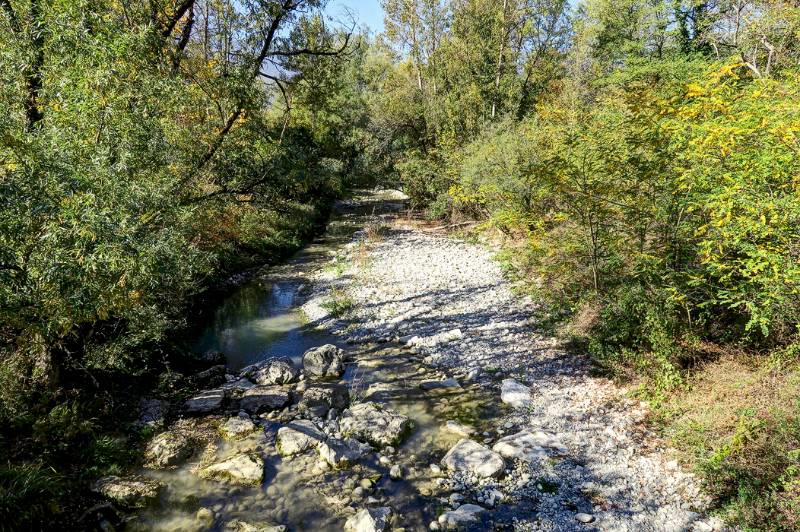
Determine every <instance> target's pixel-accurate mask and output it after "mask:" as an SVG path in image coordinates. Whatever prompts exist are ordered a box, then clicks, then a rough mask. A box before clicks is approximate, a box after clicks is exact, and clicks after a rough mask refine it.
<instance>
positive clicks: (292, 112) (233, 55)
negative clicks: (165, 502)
mask: <svg viewBox="0 0 800 532" xmlns="http://www.w3.org/2000/svg"><path fill="white" fill-rule="evenodd" d="M321 4H322V2H319V1H314V0H282V1H281V2H269V1H257V2H230V1H225V0H222V1H220V0H185V1H184V0H181V1H173V0H163V1H162V0H154V1H149V2H128V1H126V0H122V1H119V0H55V1H50V0H2V1H0V78H1V80H2V81H0V84H1V85H2V87H3V89H2V91H0V205H2V209H0V362H1V363H0V424H1V425H2V427H3V428H2V430H0V456H3V460H2V461H3V463H2V464H0V529H6V528H8V529H19V528H23V527H27V526H32V527H34V528H39V527H40V526H44V525H42V524H41V521H39V520H40V519H47V520H50V519H54V520H59V521H65V522H67V523H72V526H75V527H78V528H80V527H81V525H79V524H75V522H74V520H75V519H78V518H79V517H80V513H81V510H77V509H76V508H80V506H81V504H83V502H82V500H81V498H80V497H76V496H74V493H73V494H72V496H70V494H69V490H71V489H72V487H73V486H75V487H78V488H79V490H82V489H84V488H85V486H86V485H87V483H88V481H89V480H91V479H92V477H96V476H97V475H98V474H102V473H104V472H113V471H115V470H116V469H118V468H119V467H121V466H124V464H125V463H126V461H127V460H129V459H130V457H129V456H128V455H127V454H129V451H128V449H130V448H131V447H132V446H131V445H130V442H125V441H118V440H117V439H115V437H116V436H117V435H119V434H120V433H125V432H126V431H127V430H128V429H127V424H128V423H129V422H130V418H131V416H132V415H134V416H135V411H136V409H135V404H136V402H135V400H136V397H135V392H136V390H137V389H140V390H141V391H142V392H144V390H145V388H146V386H147V385H148V383H151V382H152V381H154V380H155V379H156V376H157V375H158V374H159V373H160V372H161V371H163V370H164V369H167V368H170V369H175V368H176V367H178V366H180V364H181V360H180V358H181V354H182V353H183V352H184V350H183V348H182V346H181V345H180V341H179V340H180V338H181V335H180V334H178V335H175V334H174V332H175V331H180V330H181V328H182V327H183V326H184V325H185V320H186V317H187V312H188V311H189V310H190V309H191V306H192V304H193V302H195V301H197V300H198V296H199V294H201V293H202V292H203V291H204V290H205V289H207V288H208V287H212V286H214V285H215V284H216V283H218V281H219V280H221V279H222V278H224V277H225V276H226V275H230V274H231V273H232V272H234V271H238V270H240V269H242V268H244V267H247V266H250V265H253V264H258V263H262V262H268V261H271V260H275V259H276V258H278V257H279V256H281V255H283V254H285V253H286V252H287V251H290V250H291V249H293V248H296V247H297V246H298V245H300V244H301V243H302V242H303V241H304V239H305V238H306V237H307V236H308V235H309V234H310V233H311V232H313V231H314V226H315V225H316V224H317V223H318V222H319V221H320V220H321V218H322V217H324V216H325V212H326V209H327V207H328V204H329V202H330V200H331V199H333V198H335V197H336V196H338V195H339V194H340V193H341V192H342V191H343V190H344V189H346V188H347V187H348V186H350V185H351V184H352V183H354V182H355V181H357V180H358V179H360V178H361V176H362V174H361V169H362V168H363V165H364V160H363V157H362V156H361V152H362V149H361V147H360V144H361V143H362V138H361V133H360V131H361V129H360V128H361V126H360V124H361V123H362V122H364V113H365V110H366V108H365V107H364V106H363V105H362V104H361V99H362V94H361V93H362V92H363V87H362V86H363V84H362V83H361V82H360V70H361V69H360V68H359V66H358V65H359V64H360V62H361V61H362V59H363V55H364V53H365V50H366V47H365V46H363V45H362V43H361V40H362V39H361V37H360V36H358V35H356V34H354V33H352V29H351V28H350V29H348V28H347V26H345V25H341V24H337V25H336V27H335V28H331V27H330V24H326V21H325V19H324V18H323V16H322V14H321V11H320V9H321ZM152 384H153V385H155V384H157V383H156V382H152ZM129 391H130V392H131V393H128V392H129ZM130 403H132V405H133V406H131V404H130ZM77 493H80V491H78V492H77ZM36 523H39V524H38V525H37V524H36Z"/></svg>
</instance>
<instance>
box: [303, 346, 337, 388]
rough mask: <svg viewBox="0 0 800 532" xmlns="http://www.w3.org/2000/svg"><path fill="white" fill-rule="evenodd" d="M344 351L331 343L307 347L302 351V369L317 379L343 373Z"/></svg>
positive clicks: (329, 377) (333, 376) (330, 377)
mask: <svg viewBox="0 0 800 532" xmlns="http://www.w3.org/2000/svg"><path fill="white" fill-rule="evenodd" d="M343 355H344V352H343V351H342V350H341V349H339V348H338V347H336V346H335V345H333V344H326V345H322V346H320V347H315V348H313V349H309V350H308V351H306V352H305V353H303V370H305V372H306V374H308V375H310V376H312V377H316V378H319V379H332V378H333V379H335V378H338V377H340V376H341V375H342V373H344V356H343Z"/></svg>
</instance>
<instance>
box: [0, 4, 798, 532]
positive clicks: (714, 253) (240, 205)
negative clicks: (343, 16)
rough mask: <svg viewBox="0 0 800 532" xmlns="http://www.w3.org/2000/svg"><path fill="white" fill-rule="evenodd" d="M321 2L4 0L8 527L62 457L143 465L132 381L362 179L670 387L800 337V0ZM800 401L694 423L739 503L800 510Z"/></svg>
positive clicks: (709, 464) (742, 510)
mask: <svg viewBox="0 0 800 532" xmlns="http://www.w3.org/2000/svg"><path fill="white" fill-rule="evenodd" d="M326 3H327V2H325V1H324V0H248V1H245V2H240V1H234V0H147V1H144V2H131V1H128V0H0V79H1V81H2V88H3V90H2V91H0V205H2V209H0V422H2V424H3V427H4V428H3V430H2V431H0V451H2V453H3V454H4V455H5V456H6V458H7V459H6V462H7V463H6V464H5V466H4V467H0V516H2V518H3V520H4V522H8V523H11V524H10V525H9V526H11V527H13V526H14V523H31V522H41V520H43V519H44V520H50V522H53V521H52V520H53V519H55V520H57V521H60V522H68V521H69V515H71V513H70V504H73V505H78V506H79V505H80V502H76V501H75V500H73V501H72V502H68V501H67V500H66V498H65V497H64V493H65V491H67V490H68V486H73V485H78V486H85V484H86V482H87V480H88V479H90V478H92V477H93V476H97V475H99V474H106V473H109V472H113V471H115V468H120V467H123V466H124V464H126V463H130V461H131V460H132V458H131V457H130V456H129V455H128V454H126V449H130V448H131V447H132V444H131V442H130V441H128V440H126V441H123V442H122V443H119V442H118V440H117V439H115V438H116V437H117V436H118V435H116V436H115V435H114V431H115V430H117V431H118V429H119V422H118V419H119V418H120V416H121V415H124V412H127V413H128V414H130V412H129V403H128V402H126V401H125V400H123V398H122V397H123V396H126V397H127V395H126V394H128V395H131V397H133V395H135V394H132V392H131V393H129V392H130V390H131V388H132V387H133V388H135V387H139V388H141V387H144V386H145V383H149V385H152V386H155V387H157V388H158V389H160V390H172V389H174V384H175V382H176V381H175V379H178V378H179V377H176V376H175V375H176V374H179V373H180V372H179V371H178V369H179V368H180V367H181V364H183V363H185V360H184V359H185V358H186V356H187V355H186V346H185V345H184V344H183V343H182V341H181V334H180V331H185V330H186V327H187V325H189V323H187V317H188V316H190V315H191V312H190V311H191V310H192V308H193V305H196V304H197V301H198V298H199V297H200V296H201V295H202V294H203V293H204V292H205V291H206V290H208V289H209V287H213V286H214V285H216V284H218V283H219V282H220V281H221V280H222V279H224V278H225V277H226V276H228V275H230V274H231V273H233V272H236V271H239V270H241V269H243V268H246V267H249V266H252V265H256V264H262V263H264V262H269V261H275V260H278V259H279V258H280V257H281V256H284V255H285V254H286V253H288V252H290V251H291V250H293V249H296V248H297V247H298V246H300V245H301V244H302V242H303V241H305V239H307V238H308V237H309V235H310V234H312V233H313V231H314V230H315V226H316V225H317V224H318V223H319V222H320V221H321V220H323V219H324V217H325V214H326V209H327V208H328V206H329V205H330V202H331V201H332V200H333V199H334V198H336V197H338V196H340V195H341V194H343V193H344V192H346V191H347V190H348V189H349V188H351V187H354V186H362V185H368V184H374V183H378V182H380V183H384V184H386V183H394V184H398V185H399V186H401V187H402V188H403V189H404V190H405V191H406V192H407V193H408V194H409V195H410V197H411V202H412V206H413V207H414V208H415V209H418V210H420V211H423V212H424V213H425V214H426V215H427V216H429V217H430V218H452V219H454V220H455V221H462V220H475V221H477V222H479V223H480V224H481V227H483V228H486V229H489V230H492V231H495V232H496V233H497V234H500V235H503V237H504V245H505V247H506V249H507V251H506V252H505V253H504V256H505V257H506V258H507V262H508V263H509V265H510V269H511V272H512V274H513V275H515V276H517V278H518V279H519V280H520V281H521V282H522V284H523V285H524V286H525V287H526V288H527V289H530V290H533V291H535V293H536V294H537V296H539V297H541V298H542V299H544V300H546V301H547V302H548V303H549V306H548V309H549V316H547V318H551V319H552V321H553V323H557V324H559V327H560V328H561V330H562V331H563V333H564V334H565V335H567V336H568V337H569V338H570V339H572V340H573V341H574V342H575V343H576V345H577V346H579V348H580V349H582V350H587V351H588V352H589V353H590V354H591V356H592V358H593V360H594V361H595V362H596V365H597V368H598V369H599V370H601V371H603V372H605V373H606V374H608V375H612V376H616V377H620V378H623V377H626V378H629V377H634V378H637V379H639V382H642V383H643V384H642V393H644V394H645V395H646V396H647V397H649V398H651V399H655V400H664V399H665V398H667V397H670V396H671V395H674V394H675V393H677V392H676V391H678V390H681V389H682V388H685V387H686V386H688V384H689V383H690V381H691V375H692V372H693V371H695V370H696V369H698V368H702V367H703V365H704V364H705V363H707V362H710V361H713V360H715V359H716V358H718V357H719V356H720V353H730V352H746V353H749V354H752V355H753V356H755V360H756V361H757V362H756V363H757V364H759V365H762V366H768V365H770V364H778V365H780V366H781V367H782V368H783V367H785V366H786V364H794V363H795V362H796V358H797V351H798V349H797V345H798V344H797V334H798V330H797V329H798V322H800V286H799V284H800V238H799V237H800V235H799V234H798V226H799V225H800V224H799V223H798V222H800V194H799V192H800V191H799V190H798V187H800V179H798V176H799V175H800V164H799V163H800V157H799V156H798V149H799V148H800V144H799V143H798V134H799V132H800V116H798V115H799V114H800V6H799V5H798V4H797V3H796V2H794V1H792V0H719V1H701V0H622V1H611V0H582V1H580V2H577V3H575V2H568V1H567V0H383V1H382V6H383V9H384V13H385V31H383V32H382V33H381V34H379V35H370V34H369V33H368V32H367V31H366V30H363V29H359V28H358V27H357V26H356V23H354V22H351V21H344V22H336V21H331V20H330V18H329V17H328V16H326V15H325V11H324V8H325V6H326ZM176 332H177V334H176ZM787 361H788V362H787ZM176 368H178V369H176ZM123 391H124V393H123ZM792 397H794V401H796V393H795V394H794V395H793V396H792ZM773 406H774V405H773ZM797 414H798V412H797V408H796V407H795V406H792V407H790V408H789V413H788V414H787V415H788V416H789V418H788V419H789V421H786V419H784V418H781V419H782V420H779V421H776V419H777V418H776V417H774V416H773V417H769V416H766V417H764V418H758V419H756V421H755V422H754V423H755V425H753V424H750V422H749V421H748V423H749V424H746V427H747V428H746V431H745V432H741V430H744V429H741V430H740V428H741V427H740V428H737V429H736V430H737V431H739V432H736V434H734V435H733V436H732V439H731V440H730V441H725V442H721V443H720V444H719V445H716V446H714V447H713V448H709V449H704V450H703V451H702V453H701V455H702V457H703V460H702V461H701V468H702V470H703V473H704V474H706V477H707V479H708V481H709V488H710V490H711V491H712V493H714V494H715V495H716V496H717V498H718V501H719V502H720V504H721V505H730V504H733V505H734V506H735V509H736V510H735V512H734V513H733V514H731V515H733V517H732V519H734V520H738V523H739V524H742V525H743V526H751V527H755V528H759V527H760V528H764V527H766V528H769V527H770V526H773V525H775V523H779V524H781V523H789V525H788V528H787V529H791V523H797V522H800V517H799V516H800V512H798V508H800V502H798V498H797V482H799V481H798V477H797V471H800V463H798V457H797V453H796V451H794V450H796V449H797V447H798V446H800V435H798V431H797V430H796V429H795V428H793V427H796V426H797V424H796V423H795V421H796V420H797V419H798V418H800V416H798V415H797ZM115 421H117V422H116V424H115ZM741 426H745V425H741ZM752 427H757V428H752ZM765 439H767V440H770V441H772V442H779V444H778V443H776V444H775V445H774V446H773V447H771V448H770V450H769V451H765V450H764V449H763V448H762V447H759V449H760V450H759V451H758V453H759V457H760V458H761V459H762V460H761V461H760V462H758V463H756V462H754V461H747V460H745V459H744V458H742V457H746V456H748V455H749V454H753V452H754V451H753V449H754V447H753V445H754V444H753V443H752V442H757V441H760V442H763V441H764V440H765ZM792 453H794V454H792ZM76 464H81V467H76ZM84 464H88V466H85V467H84V466H83V465H84ZM765 464H768V466H765ZM23 487H24V489H23ZM73 499H76V498H73ZM737 501H738V502H737ZM21 508H24V509H25V510H24V512H23V511H21V510H20V509H21ZM53 516H56V517H53ZM12 518H13V519H17V521H13V520H12ZM37 520H38V521H37ZM781 526H782V525H781ZM773 528H774V526H773ZM784 528H786V527H784Z"/></svg>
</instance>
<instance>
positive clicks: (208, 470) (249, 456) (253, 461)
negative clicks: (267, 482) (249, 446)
mask: <svg viewBox="0 0 800 532" xmlns="http://www.w3.org/2000/svg"><path fill="white" fill-rule="evenodd" d="M198 474H199V475H200V476H201V477H202V478H204V479H207V480H217V481H219V482H226V483H228V484H236V485H239V486H258V485H260V484H261V482H262V481H263V480H264V460H263V459H262V458H261V457H260V456H259V455H257V454H255V453H241V454H237V455H235V456H232V457H230V458H228V459H226V460H223V461H221V462H217V463H214V464H211V465H210V466H207V467H204V468H203V469H201V470H200V471H199V472H198Z"/></svg>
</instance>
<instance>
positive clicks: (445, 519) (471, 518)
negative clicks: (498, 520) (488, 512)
mask: <svg viewBox="0 0 800 532" xmlns="http://www.w3.org/2000/svg"><path fill="white" fill-rule="evenodd" d="M484 511H485V510H484V509H483V508H481V507H480V506H478V505H477V504H462V505H461V506H459V507H458V508H456V509H455V510H452V511H450V512H445V513H443V514H442V515H440V516H439V523H440V524H441V525H442V526H444V527H445V528H446V529H448V530H453V529H457V528H460V527H463V526H465V525H469V524H471V523H475V522H477V521H478V519H479V517H478V516H479V515H480V514H481V513H483V512H484Z"/></svg>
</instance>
